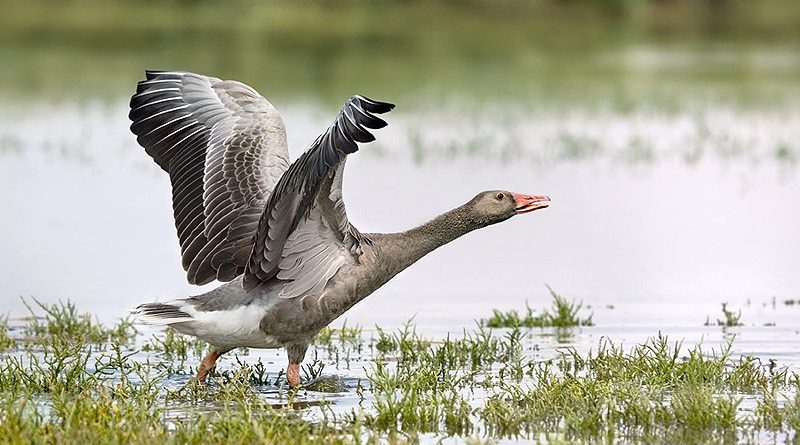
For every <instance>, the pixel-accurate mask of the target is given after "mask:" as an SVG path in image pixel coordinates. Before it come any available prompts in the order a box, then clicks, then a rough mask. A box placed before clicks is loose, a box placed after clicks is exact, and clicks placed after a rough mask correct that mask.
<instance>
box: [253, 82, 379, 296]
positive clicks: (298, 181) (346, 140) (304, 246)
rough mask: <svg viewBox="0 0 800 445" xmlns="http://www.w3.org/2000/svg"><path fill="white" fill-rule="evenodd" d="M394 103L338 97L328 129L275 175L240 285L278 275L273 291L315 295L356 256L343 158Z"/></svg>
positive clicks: (364, 139) (357, 242) (357, 244)
mask: <svg viewBox="0 0 800 445" xmlns="http://www.w3.org/2000/svg"><path fill="white" fill-rule="evenodd" d="M393 108H394V105H392V104H389V103H385V102H377V101H373V100H371V99H368V98H366V97H364V96H353V97H351V98H350V99H349V100H348V101H347V102H345V104H344V106H343V107H342V109H341V111H340V112H339V114H338V115H337V116H336V119H335V120H334V121H333V123H332V124H331V125H330V127H328V129H327V130H326V131H325V133H323V134H322V135H321V136H319V137H318V138H317V140H316V141H315V142H314V143H313V144H312V145H311V147H310V148H309V149H308V150H307V151H306V152H305V153H303V155H302V156H300V158H298V159H297V160H296V161H295V162H294V163H293V164H292V165H291V166H289V169H288V170H287V171H286V173H284V175H283V176H282V177H281V179H280V181H278V184H277V185H276V186H275V190H274V192H273V193H272V195H270V197H269V199H268V200H267V204H266V206H265V208H264V212H263V213H262V214H261V218H260V220H259V223H258V229H257V231H256V235H255V242H254V243H253V249H252V253H251V255H250V259H249V261H248V263H247V268H246V271H245V275H244V281H243V284H244V287H245V289H248V290H249V289H253V288H255V287H256V286H258V285H259V284H260V283H264V282H267V281H269V280H272V279H278V280H285V281H287V284H286V285H285V286H284V287H283V290H282V291H281V294H280V296H281V297H283V298H292V297H297V296H300V295H304V294H309V293H318V292H320V291H321V290H322V288H324V286H325V284H326V283H327V281H328V280H329V279H330V278H331V277H333V275H335V274H336V272H337V271H338V270H339V268H340V267H341V266H342V265H344V264H346V263H347V262H348V261H351V262H352V261H357V257H358V255H360V254H361V243H362V242H363V241H364V240H365V238H364V237H363V236H362V235H361V234H360V233H359V232H358V230H356V229H355V227H353V226H352V225H351V224H350V223H349V221H348V220H347V214H346V212H345V208H344V202H343V200H342V175H343V172H344V160H345V158H346V156H347V155H348V154H351V153H355V152H356V151H357V150H358V144H357V143H359V142H361V143H364V142H371V141H374V140H375V137H374V136H373V135H372V133H370V132H369V129H379V128H383V127H385V126H386V122H385V121H384V120H382V119H381V118H379V117H377V116H375V114H381V113H386V112H388V111H390V110H392V109H393Z"/></svg>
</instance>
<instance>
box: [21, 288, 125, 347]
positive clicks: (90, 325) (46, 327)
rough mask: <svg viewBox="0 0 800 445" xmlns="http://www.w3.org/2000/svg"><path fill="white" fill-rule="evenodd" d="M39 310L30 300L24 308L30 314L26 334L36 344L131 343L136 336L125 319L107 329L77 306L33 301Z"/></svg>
mask: <svg viewBox="0 0 800 445" xmlns="http://www.w3.org/2000/svg"><path fill="white" fill-rule="evenodd" d="M33 301H34V303H35V304H36V307H37V308H38V310H39V311H41V312H44V314H43V315H39V313H38V311H37V310H36V309H34V308H33V307H31V305H29V304H28V302H27V301H24V300H23V302H24V303H25V306H26V307H27V308H28V311H29V312H30V314H31V317H30V318H29V320H28V323H26V325H25V327H24V329H23V334H24V335H25V336H26V339H27V340H29V341H33V342H35V343H42V342H45V343H50V344H55V343H60V344H63V343H84V344H86V343H103V342H123V343H124V342H129V341H131V340H133V339H134V337H135V336H136V329H135V328H134V327H133V324H132V323H131V322H130V321H129V320H128V319H122V320H120V321H119V323H117V324H116V325H115V326H112V327H111V328H107V327H105V326H103V325H102V324H100V323H99V322H97V321H96V320H94V319H92V316H91V314H88V313H79V312H78V310H77V308H76V306H75V304H74V303H71V302H69V301H68V302H66V303H64V302H61V301H59V302H58V303H55V304H46V303H42V302H40V301H39V300H36V299H35V298H34V299H33Z"/></svg>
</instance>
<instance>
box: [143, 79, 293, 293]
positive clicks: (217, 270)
mask: <svg viewBox="0 0 800 445" xmlns="http://www.w3.org/2000/svg"><path fill="white" fill-rule="evenodd" d="M130 107H131V111H130V114H129V117H130V119H131V121H132V124H131V131H132V132H133V133H134V134H135V135H136V136H137V141H138V142H139V144H140V145H141V146H142V147H144V149H145V151H146V152H147V154H149V155H150V156H151V157H152V158H153V160H154V161H155V162H156V163H157V164H158V165H159V166H160V167H161V168H162V169H164V170H165V171H166V172H168V173H169V175H170V180H171V182H172V203H173V210H174V216H175V226H176V228H177V231H178V239H179V241H180V245H181V254H182V263H183V267H184V269H185V270H186V271H187V279H188V281H189V282H190V283H193V284H205V283H208V282H210V281H212V280H214V279H215V278H216V279H218V280H221V281H230V280H232V279H233V278H235V277H236V276H238V275H241V274H242V273H243V272H244V270H245V266H246V264H247V258H248V256H249V254H250V251H251V250H252V239H253V234H254V233H255V231H256V229H257V227H258V220H259V218H260V216H261V212H262V209H263V206H264V204H265V203H266V201H267V198H268V197H269V195H270V193H271V191H272V189H273V188H274V186H275V184H276V183H277V181H278V178H280V176H281V175H282V174H283V172H284V171H285V170H286V169H287V168H288V165H289V153H288V149H287V145H286V131H285V129H284V125H283V120H282V118H281V116H280V114H279V113H278V112H277V110H275V108H274V107H273V106H272V105H271V104H270V103H269V102H268V101H267V100H266V99H265V98H264V97H262V96H261V95H260V94H258V92H256V91H255V90H254V89H252V88H251V87H249V86H247V85H245V84H243V83H240V82H235V81H222V80H220V79H216V78H213V77H207V76H202V75H199V74H194V73H184V72H163V71H162V72H158V71H148V72H147V79H146V80H143V81H141V82H139V84H138V86H137V90H136V94H134V95H133V97H131V103H130Z"/></svg>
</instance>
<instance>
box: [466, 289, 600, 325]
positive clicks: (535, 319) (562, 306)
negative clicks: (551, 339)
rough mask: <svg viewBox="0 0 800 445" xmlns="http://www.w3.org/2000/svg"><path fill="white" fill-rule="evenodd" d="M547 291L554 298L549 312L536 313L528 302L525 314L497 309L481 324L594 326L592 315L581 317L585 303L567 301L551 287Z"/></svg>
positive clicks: (544, 310)
mask: <svg viewBox="0 0 800 445" xmlns="http://www.w3.org/2000/svg"><path fill="white" fill-rule="evenodd" d="M547 290H548V291H550V295H551V297H552V298H553V306H552V308H551V309H550V310H549V311H548V310H547V309H543V310H542V312H541V313H536V310H534V309H532V308H531V307H530V306H528V303H527V302H526V303H525V313H524V314H521V313H519V312H518V311H516V310H511V311H508V312H502V311H499V310H497V309H495V310H494V313H493V314H492V316H491V317H490V318H488V319H484V320H481V324H483V325H485V326H487V327H490V328H519V327H522V328H551V327H554V328H571V327H577V326H592V325H593V323H592V314H589V315H588V316H587V317H585V318H582V317H581V316H580V315H579V312H580V311H581V309H583V303H576V302H575V301H567V299H566V298H564V297H562V296H561V295H559V294H557V293H556V291H554V290H553V289H552V288H551V287H550V286H547Z"/></svg>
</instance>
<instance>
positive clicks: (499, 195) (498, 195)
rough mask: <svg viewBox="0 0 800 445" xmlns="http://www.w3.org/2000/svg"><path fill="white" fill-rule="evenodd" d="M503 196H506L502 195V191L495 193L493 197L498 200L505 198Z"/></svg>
mask: <svg viewBox="0 0 800 445" xmlns="http://www.w3.org/2000/svg"><path fill="white" fill-rule="evenodd" d="M505 196H506V195H504V194H502V193H498V194H497V196H495V198H497V200H498V201H500V200H502V199H503V198H505Z"/></svg>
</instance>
